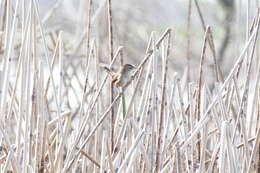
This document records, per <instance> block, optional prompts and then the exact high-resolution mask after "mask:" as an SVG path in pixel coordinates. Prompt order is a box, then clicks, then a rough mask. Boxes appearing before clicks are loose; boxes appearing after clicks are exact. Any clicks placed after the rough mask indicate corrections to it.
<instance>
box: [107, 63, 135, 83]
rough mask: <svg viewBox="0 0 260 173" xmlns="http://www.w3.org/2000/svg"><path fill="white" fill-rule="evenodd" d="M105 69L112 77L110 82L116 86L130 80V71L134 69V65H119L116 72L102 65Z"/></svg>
mask: <svg viewBox="0 0 260 173" xmlns="http://www.w3.org/2000/svg"><path fill="white" fill-rule="evenodd" d="M104 68H105V70H106V71H107V72H108V74H109V75H110V76H111V78H112V82H113V83H114V84H115V85H116V87H118V88H119V87H124V86H125V85H126V83H127V82H128V81H129V80H130V77H131V73H132V71H133V70H134V69H135V66H133V65H131V64H125V65H123V66H121V68H120V69H119V71H118V72H113V71H112V70H111V69H109V68H108V67H104Z"/></svg>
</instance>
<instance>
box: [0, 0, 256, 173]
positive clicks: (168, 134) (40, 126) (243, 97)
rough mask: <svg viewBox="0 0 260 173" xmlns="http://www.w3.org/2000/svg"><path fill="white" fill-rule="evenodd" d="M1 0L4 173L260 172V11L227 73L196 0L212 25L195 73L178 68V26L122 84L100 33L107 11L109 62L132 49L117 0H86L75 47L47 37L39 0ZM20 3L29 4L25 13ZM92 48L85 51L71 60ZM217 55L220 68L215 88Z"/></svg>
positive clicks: (0, 162)
mask: <svg viewBox="0 0 260 173" xmlns="http://www.w3.org/2000/svg"><path fill="white" fill-rule="evenodd" d="M0 2H2V3H1V9H4V10H3V11H2V13H1V15H2V16H1V26H3V27H2V28H1V42H0V50H1V75H0V77H1V78H0V79H1V80H0V86H1V92H0V94H1V100H0V112H1V117H0V139H1V140H0V149H1V150H0V169H1V170H0V172H3V173H6V172H15V173H18V172H53V173H54V172H64V173H65V172H102V173H103V172H111V173H116V172H117V173H121V172H126V173H127V172H133V173H135V172H156V173H157V172H160V173H166V172H179V173H181V172H188V173H192V172H201V173H204V172H209V173H211V172H221V173H224V172H234V173H235V172H236V173H238V172H244V173H251V172H259V169H260V168H259V165H260V158H259V147H260V125H259V124H260V120H259V113H260V85H259V79H260V61H259V57H257V55H256V53H255V52H256V49H257V48H258V47H259V44H258V35H259V34H258V32H259V20H260V13H259V10H257V11H256V12H255V14H254V15H255V17H254V20H253V21H252V24H250V23H248V26H250V27H248V31H249V32H248V38H247V41H246V43H245V44H243V48H242V49H241V50H237V51H239V56H238V57H236V58H235V59H236V61H235V63H234V64H233V65H232V66H231V67H230V70H229V72H228V74H227V75H224V74H223V72H222V69H221V67H220V65H219V64H218V59H217V55H216V50H215V45H214V37H213V36H214V34H213V32H212V28H211V27H210V26H207V25H206V24H205V21H204V19H203V15H202V14H201V11H200V8H199V4H198V2H197V1H195V5H196V7H197V10H198V11H199V14H200V15H199V16H200V20H201V22H202V26H203V31H204V37H203V43H202V44H201V56H200V63H199V66H198V67H196V68H197V69H196V71H197V73H196V76H197V78H196V79H195V80H194V79H189V76H188V75H189V73H184V74H179V73H177V72H174V69H171V68H170V66H169V62H170V61H172V60H173V57H174V54H175V52H174V51H175V45H174V40H175V39H174V38H175V31H174V28H168V29H166V30H165V32H164V33H162V34H161V35H160V34H158V33H156V32H152V33H151V36H150V39H149V41H148V42H147V49H146V50H144V51H143V54H142V55H140V58H139V60H140V61H138V62H136V67H137V68H136V69H135V71H134V72H133V74H132V77H131V79H130V80H129V81H128V83H127V84H126V85H125V86H124V87H123V88H122V89H121V90H120V89H118V88H116V86H114V84H113V83H112V82H111V78H110V76H109V74H108V73H106V72H105V70H104V68H103V67H102V65H101V57H100V56H99V55H98V45H99V43H98V42H97V41H96V40H95V38H92V37H91V26H92V25H93V23H92V22H93V21H94V20H95V16H96V15H98V13H99V11H102V10H106V11H107V17H108V18H107V20H108V35H109V36H108V41H107V43H108V45H109V46H108V47H109V49H108V51H107V52H106V54H107V55H108V57H109V60H108V62H109V63H110V64H109V65H108V66H109V67H110V68H116V67H118V66H120V65H123V64H125V63H126V62H127V61H128V59H127V58H126V57H125V56H124V54H123V52H124V47H122V46H127V45H122V46H119V47H116V46H115V44H114V42H113V41H114V36H113V32H114V31H113V25H112V23H113V17H112V16H113V10H112V9H111V1H110V0H108V1H104V2H102V3H104V5H100V8H97V9H96V11H94V10H93V8H92V1H91V0H88V3H87V7H88V8H87V9H88V10H87V12H86V13H87V21H88V22H87V25H86V26H85V27H86V32H84V34H83V37H82V40H79V41H78V42H77V44H78V46H76V48H75V49H74V50H73V51H72V53H71V54H70V56H69V55H68V54H66V50H65V46H64V42H63V37H64V33H63V32H62V31H61V32H59V33H58V35H57V37H54V38H53V39H52V42H53V44H54V49H50V48H49V47H48V45H49V42H50V41H49V38H50V35H49V34H48V33H46V32H45V27H44V25H43V20H41V16H40V15H39V10H38V6H39V4H38V2H37V0H30V1H28V2H26V3H24V2H25V1H21V2H20V1H16V3H15V5H14V6H12V4H11V3H10V1H0ZM22 2H23V3H22ZM21 6H23V7H24V9H26V10H22V12H19V7H21ZM13 7H14V8H13ZM18 14H19V15H18ZM20 14H21V15H20ZM188 20H190V17H189V18H188ZM188 27H190V25H188ZM83 43H84V44H83ZM188 44H192V42H191V41H189V40H188ZM82 46H84V50H85V51H84V56H83V57H84V58H82V59H80V60H79V61H76V62H77V63H76V64H75V63H74V64H73V63H68V62H70V60H68V59H69V58H71V59H72V58H73V55H74V54H73V53H75V52H77V51H78V50H79V49H80V47H82ZM17 52H18V54H17ZM39 52H43V55H40V53H39ZM15 53H16V54H15ZM188 54H189V53H188ZM13 57H17V61H16V63H14V62H13ZM208 58H213V62H214V67H213V69H214V74H215V76H214V80H213V82H212V83H211V85H210V86H209V83H208V82H207V81H206V79H205V77H206V76H207V73H206V70H207V69H206V67H205V61H206V60H207V59H208ZM257 58H258V59H257ZM188 59H189V60H190V59H191V55H189V58H188ZM73 62H75V61H73ZM118 64H119V65H118ZM189 66H190V64H189ZM79 67H83V70H82V71H80V73H81V74H80V75H79V73H78V71H79V70H78V68H79ZM189 68H190V67H189ZM71 69H73V70H71ZM12 71H14V72H15V73H14V74H13V75H11V72H12ZM71 71H72V72H71ZM75 81H77V82H75ZM72 93H73V94H72ZM71 104H72V105H73V104H74V105H76V106H74V107H73V106H69V105H71Z"/></svg>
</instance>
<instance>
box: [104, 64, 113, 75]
mask: <svg viewBox="0 0 260 173" xmlns="http://www.w3.org/2000/svg"><path fill="white" fill-rule="evenodd" d="M104 69H105V71H106V72H107V73H108V74H109V75H110V76H114V72H113V71H111V69H109V68H108V67H106V66H105V67H104Z"/></svg>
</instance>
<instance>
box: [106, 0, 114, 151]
mask: <svg viewBox="0 0 260 173" xmlns="http://www.w3.org/2000/svg"><path fill="white" fill-rule="evenodd" d="M107 9H108V34H109V59H110V63H111V62H112V60H113V57H114V56H113V26H112V10H111V0H107ZM113 87H114V86H113V83H112V81H111V83H110V104H111V103H112V102H113V99H114V90H113ZM114 115H115V113H114V108H112V109H111V124H110V128H111V129H110V130H111V133H110V135H111V151H112V150H113V148H114V122H115V117H114Z"/></svg>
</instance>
